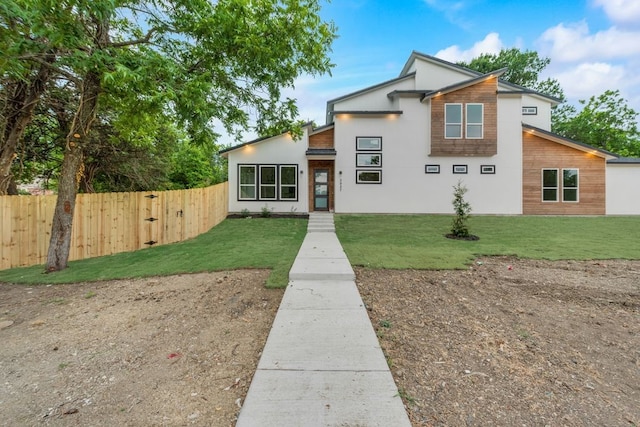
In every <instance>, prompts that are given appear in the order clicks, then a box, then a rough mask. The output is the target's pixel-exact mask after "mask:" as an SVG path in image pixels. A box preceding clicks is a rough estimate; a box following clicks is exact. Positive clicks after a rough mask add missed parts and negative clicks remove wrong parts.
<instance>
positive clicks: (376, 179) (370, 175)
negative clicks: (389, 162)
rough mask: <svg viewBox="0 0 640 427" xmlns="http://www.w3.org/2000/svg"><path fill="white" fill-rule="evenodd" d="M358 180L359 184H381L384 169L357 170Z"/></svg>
mask: <svg viewBox="0 0 640 427" xmlns="http://www.w3.org/2000/svg"><path fill="white" fill-rule="evenodd" d="M356 182H357V183H358V184H381V183H382V171H380V170H356Z"/></svg>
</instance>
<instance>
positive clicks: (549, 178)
mask: <svg viewBox="0 0 640 427" xmlns="http://www.w3.org/2000/svg"><path fill="white" fill-rule="evenodd" d="M542 201H543V202H557V201H558V169H542Z"/></svg>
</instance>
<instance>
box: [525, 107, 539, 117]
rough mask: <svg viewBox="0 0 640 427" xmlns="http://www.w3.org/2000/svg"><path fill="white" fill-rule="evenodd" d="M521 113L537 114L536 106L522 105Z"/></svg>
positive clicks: (526, 114) (527, 114)
mask: <svg viewBox="0 0 640 427" xmlns="http://www.w3.org/2000/svg"><path fill="white" fill-rule="evenodd" d="M522 115H523V116H537V115H538V107H531V106H526V107H522Z"/></svg>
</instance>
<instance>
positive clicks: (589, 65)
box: [553, 62, 628, 100]
mask: <svg viewBox="0 0 640 427" xmlns="http://www.w3.org/2000/svg"><path fill="white" fill-rule="evenodd" d="M553 77H555V78H556V79H558V82H560V86H562V88H563V89H564V91H565V95H566V96H567V98H569V99H570V100H578V99H588V98H590V97H591V96H594V95H595V96H597V95H600V94H601V93H603V92H604V91H606V90H609V89H620V90H622V91H623V92H624V90H623V88H624V87H625V86H626V85H627V84H628V80H627V73H626V71H625V68H624V67H623V66H621V65H611V64H607V63H603V62H585V63H581V64H579V65H577V66H575V67H571V68H565V69H564V70H562V71H560V72H557V73H555V74H554V75H553Z"/></svg>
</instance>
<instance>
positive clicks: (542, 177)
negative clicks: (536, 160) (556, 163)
mask: <svg viewBox="0 0 640 427" xmlns="http://www.w3.org/2000/svg"><path fill="white" fill-rule="evenodd" d="M546 171H555V173H556V185H555V186H545V185H544V183H545V179H544V173H545V172H546ZM559 172H560V169H558V168H542V173H541V174H540V179H541V183H540V184H541V186H540V188H541V192H540V198H541V199H542V203H557V202H558V201H559V200H560V198H559V195H560V173H559ZM545 190H555V192H556V197H555V200H545V197H544V196H545Z"/></svg>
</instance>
